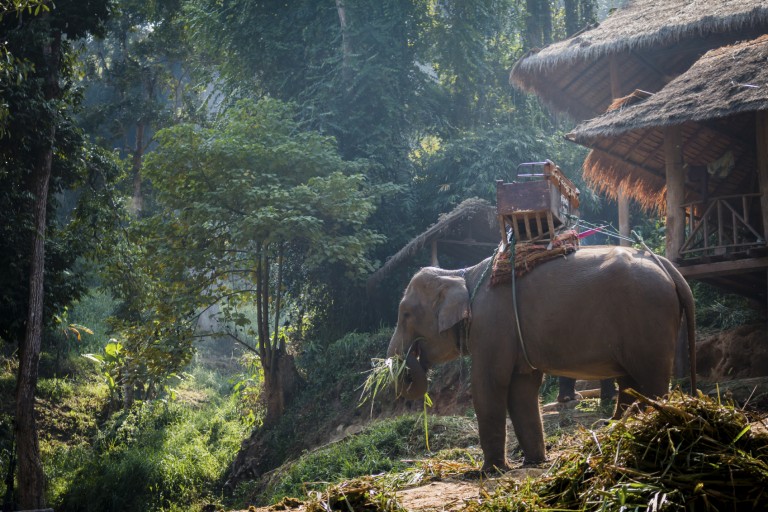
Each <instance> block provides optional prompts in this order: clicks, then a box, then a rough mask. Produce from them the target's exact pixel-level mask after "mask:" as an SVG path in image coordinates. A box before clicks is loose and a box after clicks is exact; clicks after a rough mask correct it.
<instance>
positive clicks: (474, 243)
mask: <svg viewBox="0 0 768 512" xmlns="http://www.w3.org/2000/svg"><path fill="white" fill-rule="evenodd" d="M437 242H438V243H439V244H441V245H442V244H449V245H467V246H478V247H496V246H497V245H499V243H498V242H478V241H477V240H451V239H448V238H440V239H439V240H437Z"/></svg>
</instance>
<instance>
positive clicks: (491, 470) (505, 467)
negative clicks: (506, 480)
mask: <svg viewBox="0 0 768 512" xmlns="http://www.w3.org/2000/svg"><path fill="white" fill-rule="evenodd" d="M510 469H512V468H511V467H509V464H507V463H506V462H503V463H502V462H495V463H493V462H492V463H485V464H483V468H482V469H481V470H480V472H481V473H482V474H483V475H484V476H494V475H499V474H501V473H506V472H507V471H509V470H510Z"/></svg>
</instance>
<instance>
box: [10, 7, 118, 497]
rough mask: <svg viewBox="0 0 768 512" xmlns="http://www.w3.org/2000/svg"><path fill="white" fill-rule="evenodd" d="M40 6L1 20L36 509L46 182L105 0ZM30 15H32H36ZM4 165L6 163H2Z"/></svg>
mask: <svg viewBox="0 0 768 512" xmlns="http://www.w3.org/2000/svg"><path fill="white" fill-rule="evenodd" d="M46 7H47V8H41V9H31V8H28V9H26V10H25V9H21V10H17V11H16V12H15V13H13V15H11V14H10V13H6V14H5V15H4V16H2V18H1V19H0V31H1V32H2V33H3V36H4V37H3V40H2V43H0V44H2V47H3V50H2V51H3V53H4V54H6V55H9V56H11V58H12V62H14V63H18V64H19V65H20V66H22V67H23V71H25V72H26V74H24V75H23V78H21V79H20V80H17V81H16V82H15V83H6V84H4V86H3V88H2V94H3V96H4V102H5V103H6V104H7V105H8V108H7V112H8V115H7V119H6V129H5V130H4V137H3V139H4V140H3V158H2V159H0V162H2V163H0V166H2V167H3V169H2V170H3V171H4V173H22V174H23V175H24V176H23V179H22V182H23V183H25V192H26V193H27V194H28V197H29V198H30V200H29V201H28V202H27V203H26V204H25V209H24V212H25V213H26V214H27V218H26V223H27V226H28V227H29V229H30V232H29V233H30V236H29V260H28V264H29V267H28V268H29V270H28V274H27V275H28V300H27V315H26V325H25V328H24V329H25V330H24V336H23V339H21V340H20V342H19V373H18V379H17V392H16V428H15V432H16V442H17V458H18V485H19V491H18V495H19V503H20V505H21V506H22V508H26V509H37V508H43V506H44V504H45V503H44V502H45V492H44V490H45V489H44V474H43V469H42V465H41V462H40V450H39V444H38V437H37V429H36V424H35V415H34V396H35V386H36V384H37V375H38V362H39V358H40V348H41V340H42V333H43V325H44V319H43V316H44V308H43V305H44V301H45V293H44V292H45V289H44V279H45V262H46V251H45V246H46V244H45V242H46V228H47V226H48V204H49V201H50V186H51V182H52V177H54V171H55V170H56V169H57V166H56V159H57V158H58V157H57V155H56V154H55V151H54V148H55V147H56V145H57V144H58V143H59V142H60V139H61V138H62V133H63V132H68V131H69V128H68V126H69V125H70V124H71V122H70V120H69V119H68V116H69V111H68V107H69V105H70V104H71V102H72V101H73V100H74V98H73V97H72V96H71V94H70V90H69V87H70V85H71V80H70V76H69V74H70V72H71V69H72V61H71V59H70V58H69V53H68V51H69V43H68V41H69V40H70V39H76V38H79V37H81V36H84V35H85V34H86V33H88V32H89V31H95V30H98V29H99V28H100V26H101V23H102V21H103V20H104V19H105V18H106V17H107V15H108V1H107V0H85V1H74V0H61V1H58V2H56V5H55V6H53V5H50V6H46ZM35 14H37V15H35ZM9 164H10V165H9Z"/></svg>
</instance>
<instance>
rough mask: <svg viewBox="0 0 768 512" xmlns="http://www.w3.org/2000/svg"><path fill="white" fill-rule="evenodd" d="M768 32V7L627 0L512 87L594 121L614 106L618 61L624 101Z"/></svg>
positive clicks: (758, 2)
mask: <svg viewBox="0 0 768 512" xmlns="http://www.w3.org/2000/svg"><path fill="white" fill-rule="evenodd" d="M767 32H768V2H766V1H765V0H629V1H628V2H627V3H626V6H625V7H623V8H621V9H617V10H616V11H615V12H613V13H612V14H611V15H610V16H609V17H608V18H607V19H606V20H605V21H603V22H602V23H601V24H600V25H599V26H597V27H596V28H593V29H590V30H586V31H584V32H582V33H580V34H576V35H574V36H573V37H571V38H569V39H566V40H564V41H560V42H558V43H554V44H552V45H550V46H548V47H546V48H544V49H543V50H540V51H537V52H534V53H531V54H530V55H527V56H525V57H524V58H522V59H521V60H520V61H519V62H518V63H517V64H516V65H515V67H514V68H513V69H512V72H511V74H510V81H511V82H512V83H513V84H515V85H517V86H518V87H520V88H522V89H524V90H526V91H529V92H534V93H536V94H537V95H539V96H540V97H541V98H542V99H543V100H544V101H545V102H546V103H548V104H549V105H550V106H551V107H553V108H554V109H555V110H557V111H561V112H566V113H569V114H570V115H572V116H574V117H575V118H576V119H588V118H590V117H593V116H595V115H598V114H600V113H602V112H604V111H605V110H606V109H607V108H608V105H609V104H610V103H611V99H612V97H613V95H612V92H611V80H610V66H611V60H612V59H613V60H614V65H615V66H616V68H615V70H616V75H617V76H618V77H619V78H620V82H621V83H620V84H619V87H620V89H621V90H620V95H623V94H628V93H629V92H631V91H632V90H634V89H643V90H646V91H650V92H656V91H658V90H659V89H661V88H662V87H663V86H664V84H665V83H667V82H668V81H669V79H670V78H671V77H675V76H677V75H679V74H680V73H682V72H683V71H685V70H686V69H688V67H689V66H690V65H691V64H693V63H694V62H695V61H696V60H697V59H698V58H699V57H700V56H701V55H702V54H703V53H705V52H706V51H707V50H710V49H713V48H717V47H720V46H724V45H727V44H731V43H734V42H737V41H740V40H745V39H753V38H755V37H757V36H759V35H762V34H764V33H767Z"/></svg>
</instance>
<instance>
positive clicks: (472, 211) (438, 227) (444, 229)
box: [368, 197, 500, 290]
mask: <svg viewBox="0 0 768 512" xmlns="http://www.w3.org/2000/svg"><path fill="white" fill-rule="evenodd" d="M473 221H474V222H473ZM467 223H473V225H474V229H471V230H470V231H471V232H472V236H473V238H474V239H475V240H476V241H478V242H479V243H478V245H479V246H483V247H481V251H483V252H486V253H487V254H486V256H487V255H490V253H491V252H492V251H489V250H488V249H487V247H484V246H485V245H487V244H488V243H489V242H490V241H491V240H494V241H496V242H498V241H499V240H500V235H498V221H497V219H496V207H495V206H492V205H491V204H490V203H489V202H488V201H485V200H484V199H479V198H476V197H475V198H470V199H466V200H464V201H463V202H462V203H461V204H459V205H458V206H457V207H456V208H454V209H453V210H452V211H451V212H449V213H446V214H443V215H441V216H440V218H439V219H438V221H437V222H436V223H435V224H433V225H432V226H430V227H429V228H428V229H427V230H426V231H424V232H423V233H421V234H420V235H418V236H417V237H416V238H414V239H413V240H411V241H410V242H408V244H407V245H406V246H405V247H403V248H402V249H400V250H399V251H398V252H397V253H395V254H394V255H393V256H392V257H390V258H389V259H388V260H387V261H386V263H384V265H382V267H381V268H380V269H379V270H377V271H376V272H374V273H373V274H372V275H371V277H369V278H368V289H369V290H370V289H372V288H373V287H375V286H377V285H378V284H379V283H380V282H381V280H382V279H384V277H386V275H387V274H389V272H391V271H392V269H394V268H395V267H397V266H398V265H400V264H402V263H404V262H405V261H406V260H408V259H411V258H413V257H414V256H415V255H416V254H417V253H418V252H419V251H420V250H421V249H423V248H424V247H426V246H427V244H430V243H431V242H432V241H433V240H435V239H440V238H444V237H446V236H447V235H448V234H451V233H454V232H456V231H464V230H463V229H461V227H462V226H461V225H466V224H467ZM489 237H490V239H489ZM478 261H479V260H478Z"/></svg>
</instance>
